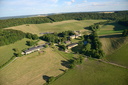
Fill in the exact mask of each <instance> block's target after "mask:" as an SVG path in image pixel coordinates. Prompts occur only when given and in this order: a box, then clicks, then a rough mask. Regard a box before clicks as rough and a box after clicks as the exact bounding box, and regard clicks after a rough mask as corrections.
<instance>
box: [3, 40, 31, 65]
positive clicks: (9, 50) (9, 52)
mask: <svg viewBox="0 0 128 85" xmlns="http://www.w3.org/2000/svg"><path fill="white" fill-rule="evenodd" d="M27 40H30V39H26V38H25V39H22V40H20V41H17V42H15V43H13V44H10V45H5V46H1V47H0V66H1V65H2V64H4V63H5V62H7V61H8V60H9V59H10V58H11V57H12V56H13V53H14V51H13V48H18V50H22V49H24V48H28V46H27V45H26V41H27Z"/></svg>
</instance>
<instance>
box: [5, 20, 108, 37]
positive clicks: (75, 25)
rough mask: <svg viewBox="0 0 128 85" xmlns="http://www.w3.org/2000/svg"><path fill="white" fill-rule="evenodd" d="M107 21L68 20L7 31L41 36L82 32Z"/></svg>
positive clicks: (22, 26)
mask: <svg viewBox="0 0 128 85" xmlns="http://www.w3.org/2000/svg"><path fill="white" fill-rule="evenodd" d="M102 21H106V20H81V21H77V20H66V21H61V22H53V23H43V24H29V26H27V25H20V26H14V27H9V28H5V29H15V30H21V31H23V32H30V33H33V34H37V35H40V33H43V32H62V31H66V30H81V31H83V30H84V28H85V27H88V26H90V25H93V24H94V23H97V22H102Z"/></svg>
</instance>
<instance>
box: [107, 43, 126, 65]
mask: <svg viewBox="0 0 128 85" xmlns="http://www.w3.org/2000/svg"><path fill="white" fill-rule="evenodd" d="M105 58H106V59H107V60H108V61H110V62H114V63H117V64H120V65H124V66H127V67H128V43H127V44H124V45H122V46H121V47H120V48H119V49H117V50H115V51H114V52H113V53H112V54H110V55H107V56H106V57H105Z"/></svg>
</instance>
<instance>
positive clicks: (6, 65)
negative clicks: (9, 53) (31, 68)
mask: <svg viewBox="0 0 128 85" xmlns="http://www.w3.org/2000/svg"><path fill="white" fill-rule="evenodd" d="M17 58H18V57H15V58H14V59H12V60H10V62H9V63H7V64H5V65H4V66H3V67H1V68H0V70H2V69H4V68H5V67H7V66H8V65H10V64H11V63H12V62H13V61H15V60H16V59H17Z"/></svg>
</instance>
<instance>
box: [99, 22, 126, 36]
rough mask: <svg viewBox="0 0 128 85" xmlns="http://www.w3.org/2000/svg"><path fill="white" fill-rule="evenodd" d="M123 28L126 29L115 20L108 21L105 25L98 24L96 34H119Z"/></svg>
mask: <svg viewBox="0 0 128 85" xmlns="http://www.w3.org/2000/svg"><path fill="white" fill-rule="evenodd" d="M124 29H127V27H125V26H122V25H119V24H118V23H116V22H110V23H108V24H105V25H100V30H99V31H98V35H109V34H120V33H122V30H124Z"/></svg>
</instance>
